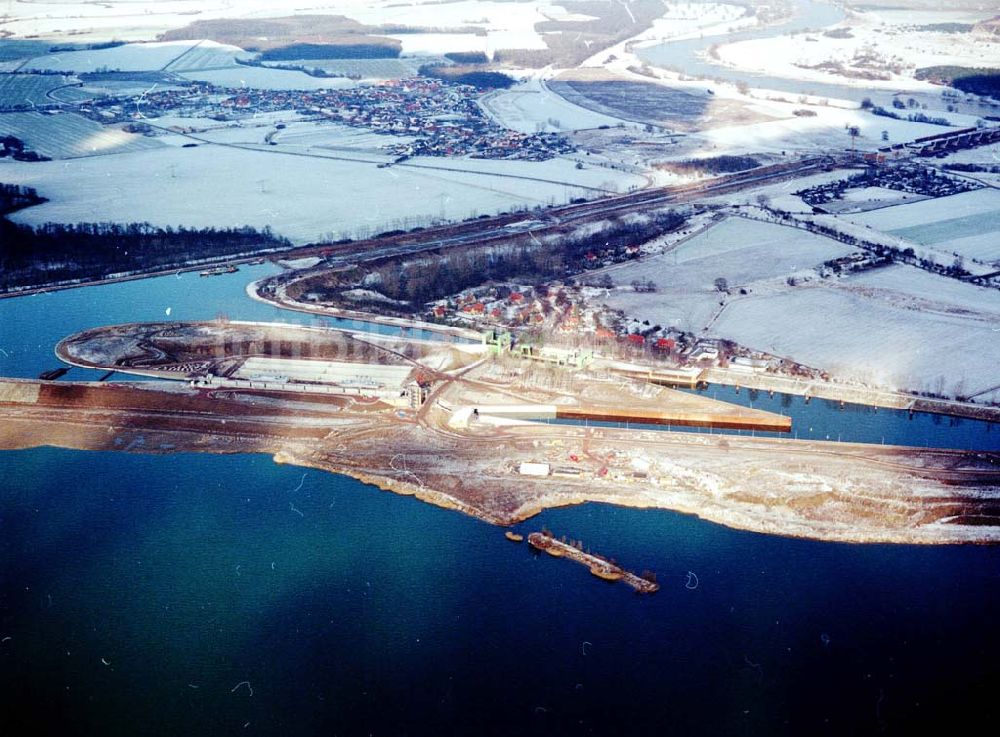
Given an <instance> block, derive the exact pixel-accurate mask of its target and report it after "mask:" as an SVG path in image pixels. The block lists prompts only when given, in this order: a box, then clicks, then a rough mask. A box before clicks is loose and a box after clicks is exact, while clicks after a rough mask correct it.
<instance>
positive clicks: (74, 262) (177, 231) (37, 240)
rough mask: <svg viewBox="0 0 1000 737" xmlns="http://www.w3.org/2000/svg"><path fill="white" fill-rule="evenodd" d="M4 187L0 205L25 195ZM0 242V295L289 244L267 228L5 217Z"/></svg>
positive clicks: (0, 225) (2, 222)
mask: <svg viewBox="0 0 1000 737" xmlns="http://www.w3.org/2000/svg"><path fill="white" fill-rule="evenodd" d="M6 186H9V185H6ZM6 186H5V188H4V190H3V193H2V194H0V197H2V198H3V199H0V203H3V202H7V201H11V198H13V201H16V198H17V197H21V198H22V200H23V197H24V195H23V194H21V195H19V194H18V193H13V195H8V194H7V193H6ZM29 196H35V197H37V194H34V195H29ZM0 243H3V249H2V250H0V290H3V291H7V290H10V289H12V288H14V287H25V286H44V285H47V284H54V283H58V282H65V281H74V280H81V281H90V280H96V279H101V278H104V277H107V276H109V275H111V274H122V273H136V272H143V271H151V270H155V269H158V268H172V267H176V266H183V265H185V264H187V263H190V262H198V261H202V260H212V259H219V258H223V257H227V256H234V255H237V254H239V255H244V254H250V253H253V252H255V251H261V250H279V249H281V248H289V247H291V245H292V244H291V242H289V241H288V240H287V239H286V238H282V237H279V236H277V235H275V234H274V233H273V232H272V231H271V229H270V228H269V227H265V228H264V229H263V230H257V229H256V228H252V227H250V226H241V227H234V228H185V227H178V228H173V227H170V226H167V227H159V226H154V225H150V224H149V223H128V224H120V223H77V224H75V225H74V224H66V225H64V224H59V223H45V224H44V225H39V226H35V227H32V226H29V225H21V224H18V223H13V222H11V221H10V220H8V219H7V218H0Z"/></svg>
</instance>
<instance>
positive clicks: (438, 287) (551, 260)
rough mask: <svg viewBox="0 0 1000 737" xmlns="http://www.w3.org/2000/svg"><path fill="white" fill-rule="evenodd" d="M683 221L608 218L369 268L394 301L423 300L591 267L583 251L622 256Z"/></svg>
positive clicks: (669, 215) (671, 215)
mask: <svg viewBox="0 0 1000 737" xmlns="http://www.w3.org/2000/svg"><path fill="white" fill-rule="evenodd" d="M683 223H684V217H683V216H682V215H680V214H678V213H676V212H673V211H671V212H666V213H661V214H658V215H656V216H655V217H651V218H650V219H649V220H648V221H646V222H624V221H620V220H619V221H614V222H612V223H611V224H609V225H608V226H607V227H606V228H604V229H602V230H600V231H598V232H596V233H593V234H590V235H585V236H584V235H577V236H567V237H564V238H560V239H558V241H557V242H555V243H545V242H541V241H538V242H534V241H533V240H532V241H525V242H522V243H519V244H517V245H509V246H507V247H497V246H489V247H480V248H470V249H466V250H463V251H452V252H449V253H448V254H447V255H446V256H445V255H443V256H434V257H431V258H422V259H420V260H419V261H411V262H408V263H407V262H403V263H401V262H399V261H390V262H387V263H384V264H381V265H380V266H379V267H378V268H377V269H375V272H374V273H375V274H377V279H376V281H377V282H378V284H379V286H378V290H379V291H380V292H381V293H382V294H384V295H386V296H387V297H390V298H392V299H396V300H404V301H407V302H410V303H411V304H423V303H425V302H430V301H432V300H436V299H441V298H442V297H446V296H448V295H451V294H456V293H458V292H461V291H462V290H464V289H468V288H469V287H474V286H478V285H480V284H484V283H486V282H489V281H507V280H512V279H521V280H524V281H528V282H538V281H545V280H548V279H554V278H561V277H564V276H566V275H568V274H575V273H580V272H582V271H585V270H587V269H588V268H593V266H594V264H593V261H592V260H589V259H588V258H587V255H588V254H592V253H593V252H595V251H600V252H601V253H604V254H607V257H610V258H612V259H616V258H617V259H622V258H625V249H626V247H627V246H629V245H637V244H639V243H643V242H645V241H648V240H651V239H652V238H655V237H656V236H658V235H661V234H663V233H666V232H668V231H671V230H675V229H676V228H678V227H680V226H681V225H683Z"/></svg>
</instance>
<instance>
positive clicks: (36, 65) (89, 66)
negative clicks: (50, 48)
mask: <svg viewBox="0 0 1000 737" xmlns="http://www.w3.org/2000/svg"><path fill="white" fill-rule="evenodd" d="M197 43H198V42H197V41H165V42H162V43H143V44H125V45H124V46H115V47H112V48H109V49H94V50H86V51H63V52H59V53H56V54H46V55H44V56H39V57H36V58H34V59H32V60H31V61H29V62H27V63H26V64H25V65H24V68H25V69H26V70H27V69H38V70H47V71H56V72H75V73H77V74H83V73H85V72H96V71H98V70H111V71H120V72H155V71H160V70H162V69H165V68H166V67H168V66H170V64H171V63H172V62H174V61H175V60H177V59H178V58H179V57H181V56H182V55H183V54H185V53H186V52H187V51H188V50H190V49H191V48H193V47H194V46H195V45H196V44H197Z"/></svg>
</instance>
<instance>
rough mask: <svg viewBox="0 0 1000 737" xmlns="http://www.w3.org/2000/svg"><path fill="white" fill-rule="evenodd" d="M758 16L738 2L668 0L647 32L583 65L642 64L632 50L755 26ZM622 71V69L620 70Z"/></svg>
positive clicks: (592, 58) (623, 65)
mask: <svg viewBox="0 0 1000 737" xmlns="http://www.w3.org/2000/svg"><path fill="white" fill-rule="evenodd" d="M756 24H757V18H756V17H755V16H752V15H747V14H746V12H745V10H744V9H743V8H742V7H740V6H738V5H731V4H728V3H712V2H705V3H695V2H668V3H667V9H666V12H665V13H664V14H663V15H662V16H660V17H659V18H657V19H656V20H654V21H653V24H652V26H650V27H649V28H648V29H646V30H645V31H643V32H641V33H639V34H636V35H635V36H632V37H631V38H629V39H627V40H626V41H622V42H621V43H619V44H616V45H615V46H612V47H611V48H610V49H606V50H604V51H601V52H598V53H597V54H595V55H594V56H592V57H591V58H589V59H587V60H586V61H585V62H584V63H583V66H598V67H599V66H605V65H606V61H607V59H608V57H611V56H614V57H617V58H618V59H619V60H620V63H618V64H617V65H616V66H617V67H620V68H624V67H625V66H628V65H630V64H636V63H638V62H637V60H636V59H635V57H634V56H633V54H632V52H631V50H632V49H633V48H644V47H646V46H654V45H656V44H660V43H663V42H664V41H678V40H681V39H685V38H695V37H699V36H715V35H721V34H725V33H729V32H730V31H731V30H737V29H741V28H747V27H751V26H754V25H756ZM616 70H617V71H620V69H616Z"/></svg>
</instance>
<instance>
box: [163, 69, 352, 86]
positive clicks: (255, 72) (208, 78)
mask: <svg viewBox="0 0 1000 737" xmlns="http://www.w3.org/2000/svg"><path fill="white" fill-rule="evenodd" d="M181 76H182V77H184V78H185V79H192V80H196V81H199V82H208V83H209V84H214V85H218V86H220V87H233V88H238V87H252V88H255V89H260V90H341V89H345V88H347V87H353V86H354V85H355V83H354V82H352V81H351V80H349V79H343V78H341V77H310V76H309V75H308V74H306V73H305V72H300V71H298V70H295V69H271V68H266V67H250V66H244V65H240V66H236V67H233V68H232V69H196V70H193V71H190V72H184V74H182V75H181Z"/></svg>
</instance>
